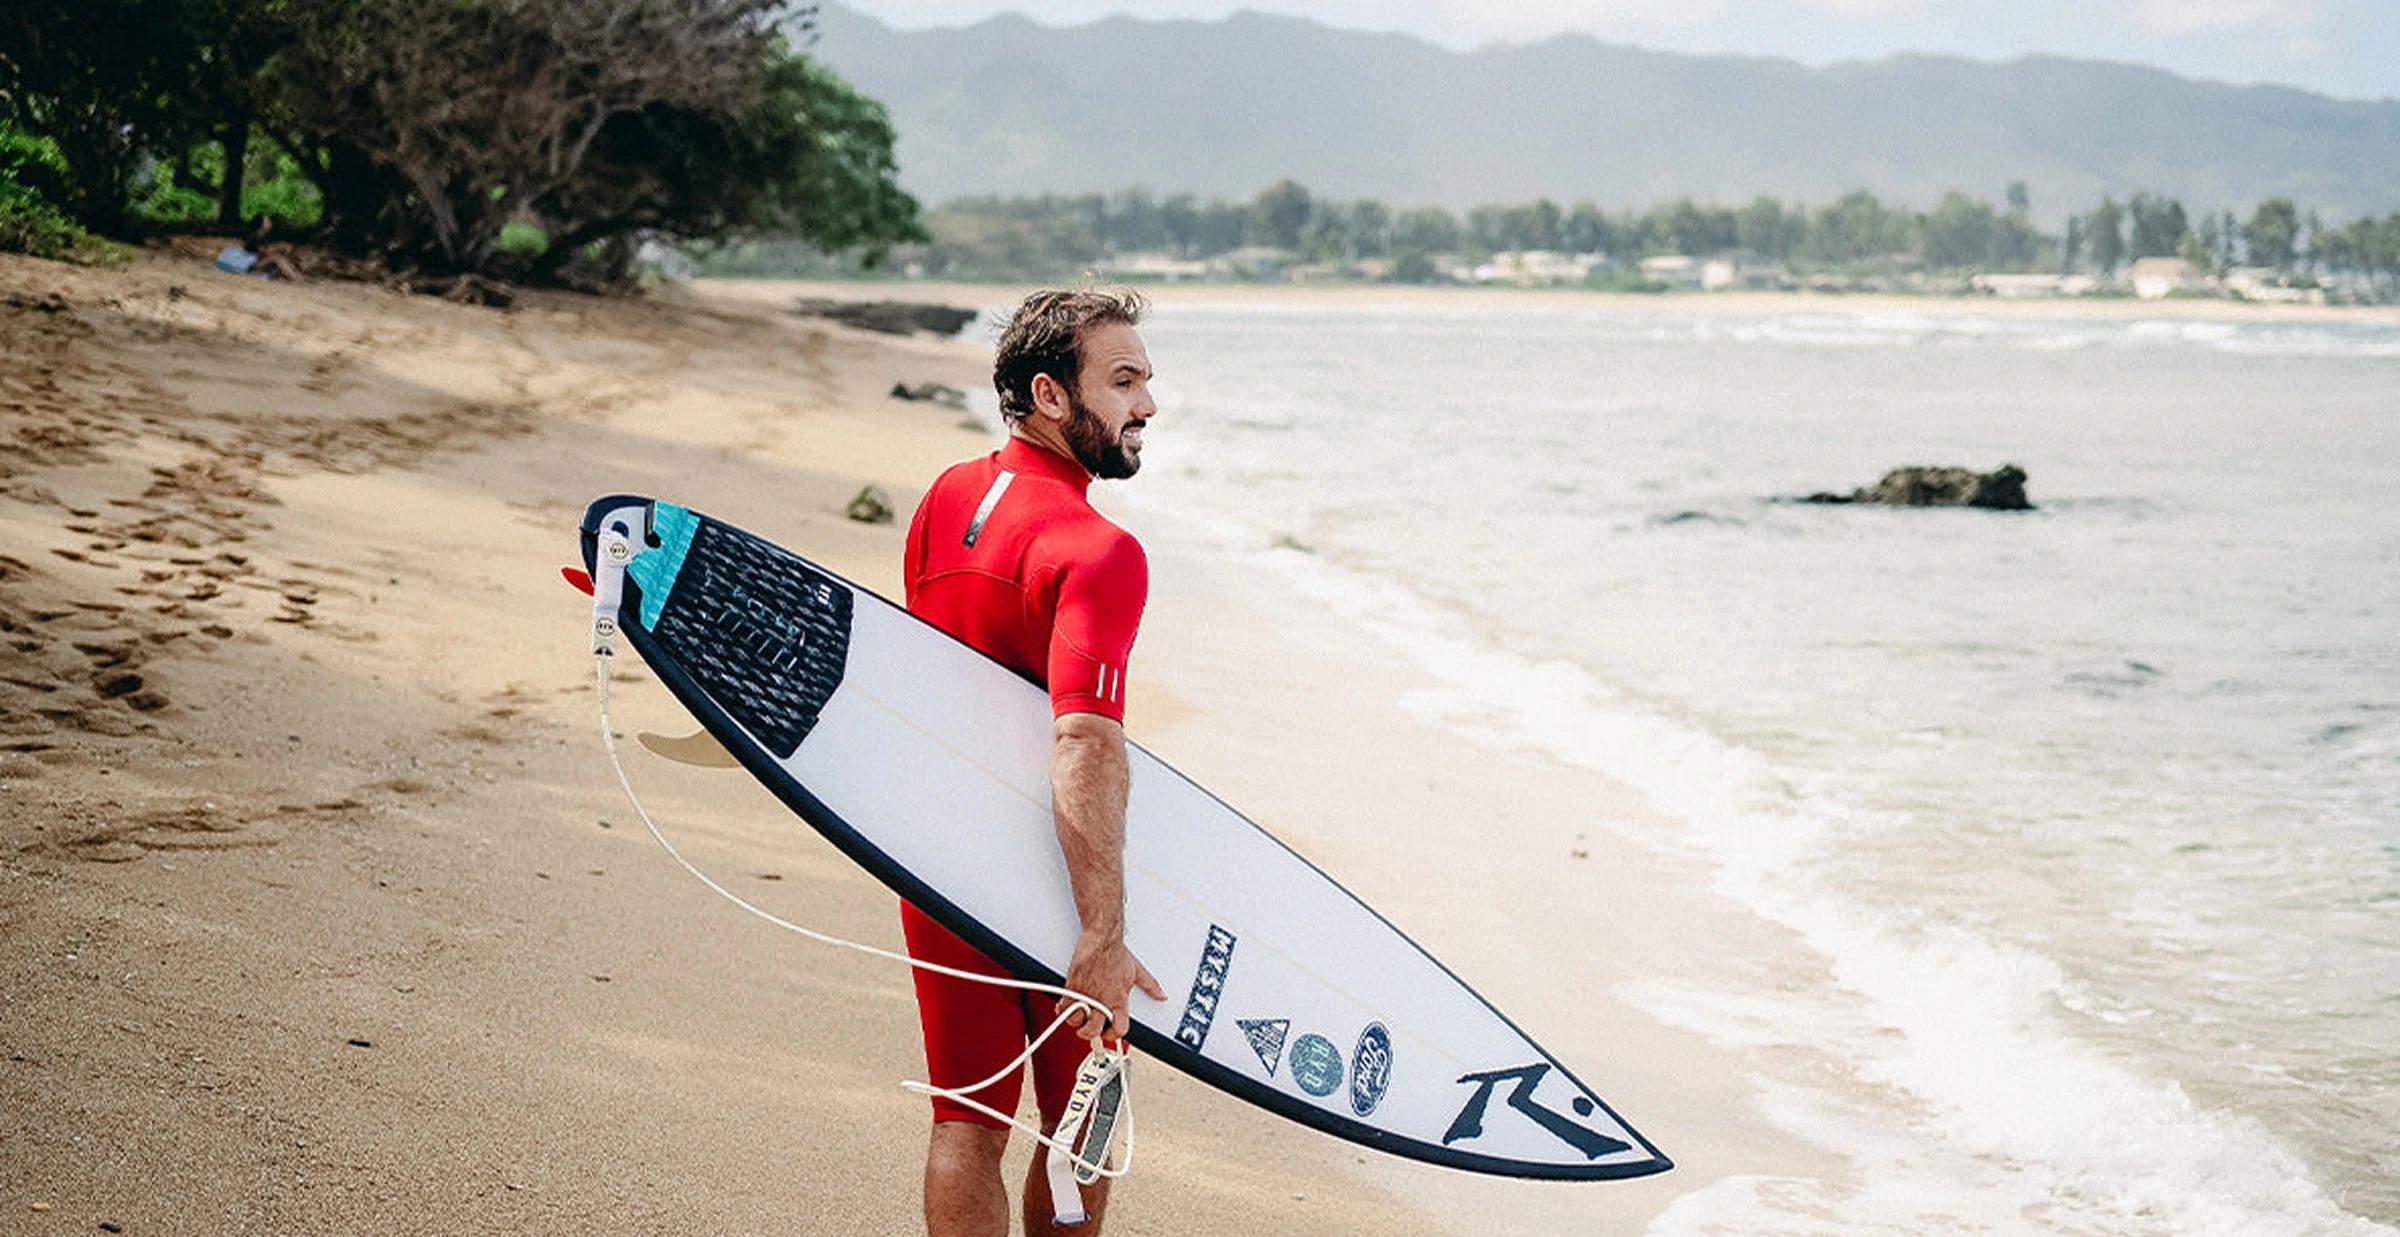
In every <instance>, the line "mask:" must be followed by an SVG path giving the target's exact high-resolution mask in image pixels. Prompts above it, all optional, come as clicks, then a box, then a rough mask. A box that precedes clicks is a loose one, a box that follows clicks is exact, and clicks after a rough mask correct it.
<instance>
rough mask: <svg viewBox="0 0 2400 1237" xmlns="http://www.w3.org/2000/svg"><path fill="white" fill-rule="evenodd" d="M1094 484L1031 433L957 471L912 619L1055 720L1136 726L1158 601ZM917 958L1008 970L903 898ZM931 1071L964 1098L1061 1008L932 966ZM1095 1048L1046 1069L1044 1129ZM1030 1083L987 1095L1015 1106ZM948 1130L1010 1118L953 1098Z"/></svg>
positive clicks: (922, 1009)
mask: <svg viewBox="0 0 2400 1237" xmlns="http://www.w3.org/2000/svg"><path fill="white" fill-rule="evenodd" d="M1090 485H1091V477H1090V475H1089V474H1088V473H1086V472H1085V471H1084V470H1083V468H1082V466H1081V465H1079V464H1077V463H1075V462H1074V461H1073V460H1070V459H1067V458H1065V457H1063V456H1060V455H1057V454H1054V453H1052V452H1050V451H1048V450H1045V449H1044V448H1041V447H1037V446H1035V445H1033V444H1032V443H1029V442H1026V441H1025V440H1023V439H1020V438H1011V439H1010V440H1009V441H1008V443H1007V445H1006V446H1004V447H1002V448H1001V449H1000V450H999V451H997V452H994V453H993V454H991V455H989V456H986V457H984V458H983V459H979V460H969V461H967V462H966V463H963V464H958V465H956V466H954V467H952V468H950V469H949V470H948V471H946V472H944V473H943V474H942V475H941V477H940V479H938V480H936V481H935V482H934V483H933V487H932V489H930V490H928V491H927V492H926V495H925V500H924V501H923V502H922V503H920V504H918V506H917V513H916V517H915V519H913V520H912V521H910V524H909V530H908V547H907V552H906V554H907V556H906V559H905V563H904V566H905V574H906V579H907V586H908V608H909V611H910V613H913V614H915V615H917V616H918V617H920V618H923V619H925V620H926V621H928V622H930V623H932V624H933V625H934V626H936V627H939V628H941V629H942V630H943V631H946V632H948V633H950V634H951V635H953V636H956V637H957V638H958V639H960V640H962V641H965V642H966V643H967V644H969V645H972V646H973V647H975V648H977V649H980V650H981V651H983V652H984V653H985V654H986V655H988V656H990V657H991V658H993V659H994V660H996V661H998V662H1000V663H1001V664H1002V665H1005V666H1007V667H1008V668H1009V669H1011V670H1014V671H1016V672H1017V673H1018V674H1021V675H1024V676H1025V677H1026V678H1028V679H1030V680H1032V681H1033V682H1035V683H1037V684H1040V685H1042V686H1044V687H1046V688H1048V689H1049V692H1050V704H1051V710H1052V714H1053V716H1058V717H1063V716H1065V715H1067V714H1069V713H1096V714H1099V715H1100V716H1102V717H1106V718H1109V719H1111V720H1115V721H1123V720H1124V717H1125V663H1126V658H1127V657H1128V655H1130V654H1131V653H1132V651H1133V640H1134V635H1135V633H1136V632H1137V630H1138V629H1139V628H1140V626H1141V619H1142V606H1143V603H1144V601H1145V600H1146V599H1147V597H1148V595H1149V587H1150V572H1149V564H1148V560H1147V559H1146V558H1145V557H1144V556H1143V554H1142V547H1141V545H1140V543H1138V542H1136V541H1135V540H1134V539H1133V535H1132V534H1130V533H1128V532H1126V531H1125V530H1123V529H1121V528H1118V527H1117V526H1116V525H1114V524H1112V523H1110V522H1109V521H1108V520H1107V519H1106V518H1105V517H1103V516H1102V515H1101V514H1100V513H1099V512H1097V511H1094V510H1093V509H1092V506H1091V503H1090V502H1089V501H1087V499H1086V497H1085V494H1086V492H1087V490H1088V489H1089V487H1090ZM900 911H901V914H900V918H901V926H902V928H903V929H904V930H905V932H906V935H907V938H908V950H909V953H910V955H911V956H913V957H915V958H918V959H919V960H921V961H926V962H934V963H938V964H940V965H943V966H948V967H953V968H956V969H959V970H965V971H972V972H976V973H980V974H989V975H1005V974H1006V972H1005V971H1003V970H1001V969H1000V967H999V965H998V964H997V963H994V962H993V961H992V960H991V959H989V958H987V957H985V956H984V955H983V953H982V952H980V951H978V950H976V949H975V948H974V947H973V946H971V945H968V944H967V943H966V942H965V941H962V940H960V939H959V938H958V937H957V936H956V935H954V934H952V933H951V932H950V931H949V930H948V929H946V928H943V927H942V926H941V925H940V924H938V923H935V922H934V921H933V919H932V918H931V917H930V916H927V915H926V914H925V913H924V912H922V911H919V910H918V909H917V908H916V907H914V906H911V905H909V904H907V903H905V902H904V903H902V904H901V908H900ZM916 986H917V1010H918V1017H919V1019H920V1020H921V1022H922V1023H923V1026H924V1030H925V1056H926V1070H927V1076H928V1078H929V1079H930V1080H931V1081H932V1083H933V1084H934V1085H935V1086H937V1087H951V1088H957V1087H962V1086H965V1085H967V1084H969V1083H972V1082H975V1081H977V1080H979V1079H982V1078H987V1077H990V1076H991V1075H992V1074H994V1073H996V1072H998V1071H999V1070H1000V1069H1001V1068H1002V1067H1003V1066H1005V1065H1007V1064H1008V1062H1009V1060H1010V1058H1012V1057H1014V1056H1016V1055H1017V1054H1018V1053H1020V1052H1022V1051H1024V1049H1025V1043H1026V1041H1027V1039H1028V1038H1029V1037H1030V1036H1031V1035H1033V1034H1036V1033H1039V1032H1040V1030H1041V1029H1042V1028H1043V1027H1045V1026H1047V1025H1049V1023H1050V1021H1051V1019H1052V1018H1054V1017H1055V1016H1056V1015H1055V1012H1054V1010H1053V1008H1052V1001H1051V1000H1050V998H1047V997H1039V996H1033V995H1030V994H1026V993H1022V992H1019V991H1016V990H1014V989H1008V988H1000V987H995V986H993V985H990V984H978V983H973V982H970V981H967V980H961V979H954V978H951V977H948V976H943V975H935V974H932V973H929V972H926V971H918V972H917V973H916ZM1084 1047H1085V1046H1084V1044H1083V1043H1082V1041H1081V1040H1079V1039H1078V1038H1076V1037H1075V1036H1074V1035H1072V1034H1069V1033H1067V1032H1064V1031H1062V1032H1060V1033H1059V1034H1058V1035H1055V1036H1053V1037H1052V1038H1051V1040H1050V1042H1049V1043H1047V1044H1045V1045H1044V1046H1043V1051H1042V1052H1040V1053H1038V1054H1036V1056H1035V1058H1034V1095H1035V1099H1036V1101H1037V1103H1038V1104H1039V1105H1040V1108H1041V1111H1042V1114H1043V1122H1044V1126H1045V1128H1047V1126H1048V1125H1049V1124H1050V1123H1051V1122H1054V1121H1055V1120H1056V1119H1057V1115H1058V1112H1059V1111H1060V1109H1062V1108H1063V1107H1064V1105H1065V1102H1066V1099H1067V1095H1068V1093H1069V1092H1070V1091H1072V1090H1073V1088H1074V1083H1075V1071H1076V1069H1077V1068H1078V1067H1079V1066H1080V1065H1081V1063H1082V1060H1083V1055H1084ZM1021 1086H1022V1081H1021V1079H1020V1078H1017V1077H1011V1078H1008V1079H1004V1080H1001V1081H1000V1082H996V1083H994V1084H993V1085H992V1086H990V1087H987V1088H985V1089H983V1090H982V1091H978V1092H976V1093H975V1098H976V1099H978V1100H980V1101H982V1102H983V1103H986V1104H989V1105H991V1106H992V1107H993V1108H995V1109H998V1110H999V1111H1001V1112H1014V1111H1016V1105H1017V1097H1018V1095H1019V1094H1020V1090H1021ZM934 1119H935V1120H936V1121H973V1122H976V1123H978V1124H983V1125H990V1126H998V1125H1000V1124H1001V1123H1000V1122H998V1121H995V1120H993V1119H991V1118H990V1117H987V1116H985V1115H984V1114H982V1113H979V1112H977V1111H975V1110H974V1109H971V1108H967V1107H965V1106H964V1105H960V1104H956V1103H953V1102H951V1101H948V1100H943V1099H938V1098H937V1099H936V1100H934Z"/></svg>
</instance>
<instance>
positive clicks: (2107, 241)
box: [2090, 194, 2125, 275]
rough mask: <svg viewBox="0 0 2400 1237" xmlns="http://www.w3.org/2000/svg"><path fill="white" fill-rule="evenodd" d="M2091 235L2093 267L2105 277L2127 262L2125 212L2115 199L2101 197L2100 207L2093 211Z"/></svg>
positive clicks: (2104, 195)
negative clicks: (2121, 263) (2118, 265)
mask: <svg viewBox="0 0 2400 1237" xmlns="http://www.w3.org/2000/svg"><path fill="white" fill-rule="evenodd" d="M2090 233H2091V242H2092V265H2093V266H2094V267H2095V268H2097V269H2098V270H2099V272H2100V273H2101V274H2103V275H2106V274H2108V273H2110V272H2111V271H2114V270H2116V269H2117V264H2118V263H2120V262H2123V261H2124V260H2125V212H2124V210H2123V209H2122V208H2120V207H2119V206H2118V205H2117V200H2116V199H2115V198H2112V197H2109V196H2108V195H2106V194H2102V195H2101V197H2100V205H2099V206H2097V207H2095V208H2093V210H2092V216H2091V223H2090Z"/></svg>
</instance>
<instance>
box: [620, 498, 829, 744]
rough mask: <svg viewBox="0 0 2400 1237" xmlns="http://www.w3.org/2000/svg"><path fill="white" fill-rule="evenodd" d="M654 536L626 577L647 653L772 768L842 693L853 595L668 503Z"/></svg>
mask: <svg viewBox="0 0 2400 1237" xmlns="http://www.w3.org/2000/svg"><path fill="white" fill-rule="evenodd" d="M597 506H598V505H597V504H595V510H597ZM651 533H652V536H653V540H654V542H655V544H652V545H649V546H647V547H646V548H644V549H643V551H642V552H641V553H640V554H638V555H636V556H635V557H634V560H633V562H632V564H630V565H629V566H628V567H627V570H626V575H627V576H628V577H629V578H630V579H631V581H632V583H633V584H634V586H635V588H636V589H638V591H639V593H640V605H641V615H642V620H641V622H642V628H643V630H644V631H646V632H647V633H648V640H647V641H646V643H648V644H650V645H651V646H652V648H654V649H655V650H656V652H657V654H658V655H660V656H663V657H665V658H667V659H670V660H671V661H672V662H674V663H675V665H676V666H677V667H678V668H680V669H681V670H682V671H683V672H684V673H685V674H686V675H688V676H689V677H690V679H691V680H692V682H693V683H694V684H696V685H697V686H698V687H699V688H700V689H701V690H703V691H705V692H706V693H707V694H708V697H709V699H711V700H713V701H715V702H716V703H717V704H718V705H719V706H721V707H722V708H723V709H724V710H725V712H726V714H727V716H729V717H731V718H732V719H733V720H734V721H735V722H737V723H739V724H740V725H741V727H742V729H744V730H746V731H749V732H750V734H751V736H752V737H754V738H756V739H757V740H758V741H759V743H760V745H761V746H763V747H765V748H766V749H767V750H768V751H769V752H771V753H773V754H774V756H775V757H776V758H777V759H779V760H784V759H789V758H790V757H791V755H792V753H793V752H795V751H797V750H799V747H800V743H801V740H803V739H806V738H807V737H808V732H809V731H810V730H812V729H814V728H815V727H816V724H817V718H818V716H819V715H820V714H821V713H823V711H824V709H825V702H826V701H828V700H831V699H832V698H833V693H834V691H835V689H837V688H839V687H840V686H841V685H842V672H843V669H844V666H845V665H846V664H847V662H848V659H849V655H850V623H851V613H852V606H853V601H854V599H853V597H852V596H851V592H850V586H849V585H847V584H845V583H843V582H842V581H840V580H838V579H835V578H834V577H832V576H830V575H827V574H825V573H824V572H821V571H819V570H817V569H816V568H814V567H812V566H810V565H809V564H808V563H807V562H805V561H803V560H802V559H801V558H800V557H799V556H798V555H795V554H793V553H792V552H791V551H789V550H786V549H783V548H782V547H780V546H777V545H774V544H772V543H770V542H767V541H763V540H761V539H759V538H757V537H753V536H751V535H750V534H748V533H745V532H743V531H741V530H740V529H738V528H732V527H730V526H727V525H724V524H720V523H718V522H717V521H715V520H712V519H709V518H707V517H705V516H700V515H695V514H693V513H692V512H689V511H686V510H684V509H683V508H681V507H676V506H672V505H670V504H667V503H657V504H655V505H654V507H653V514H652V517H651ZM628 600H631V599H628ZM649 652H650V650H645V655H648V654H649ZM652 660H656V658H653V659H652Z"/></svg>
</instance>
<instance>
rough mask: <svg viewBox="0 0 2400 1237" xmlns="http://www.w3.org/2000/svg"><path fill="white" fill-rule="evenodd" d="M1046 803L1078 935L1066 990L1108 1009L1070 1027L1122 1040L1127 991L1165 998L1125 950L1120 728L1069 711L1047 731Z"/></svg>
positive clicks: (1125, 782) (1125, 780) (1125, 778)
mask: <svg viewBox="0 0 2400 1237" xmlns="http://www.w3.org/2000/svg"><path fill="white" fill-rule="evenodd" d="M1051 733H1052V742H1051V748H1050V785H1051V796H1052V798H1051V803H1052V807H1053V808H1054V810H1055V812H1056V814H1057V818H1058V847H1059V850H1061V851H1062V852H1064V853H1065V855H1066V858H1067V879H1068V881H1069V882H1070V883H1071V884H1072V885H1073V886H1074V890H1075V912H1076V914H1077V916H1078V917H1079V918H1080V919H1081V920H1082V922H1083V932H1082V934H1081V935H1079V936H1077V937H1076V938H1075V956H1074V957H1073V958H1072V959H1071V960H1069V961H1068V963H1067V982H1066V986H1067V987H1068V988H1070V989H1072V990H1074V991H1076V992H1080V993H1082V994H1084V995H1085V996H1088V997H1091V998H1092V999H1094V1000H1096V1001H1099V1002H1100V1003H1101V1004H1103V1005H1106V1006H1107V1007H1108V1022H1107V1024H1106V1025H1105V1026H1103V1025H1100V1024H1097V1023H1095V1022H1093V1021H1091V1020H1090V1019H1089V1018H1088V1017H1086V1016H1082V1015H1079V1016H1078V1017H1076V1018H1074V1019H1072V1020H1070V1022H1069V1025H1070V1026H1073V1027H1074V1028H1075V1029H1076V1032H1077V1033H1078V1034H1080V1035H1082V1036H1083V1037H1084V1038H1085V1039H1093V1038H1096V1037H1098V1036H1100V1035H1102V1034H1104V1033H1105V1034H1107V1035H1110V1036H1112V1037H1114V1036H1122V1035H1124V1034H1125V1032H1126V1031H1127V1030H1128V1029H1129V1028H1130V1027H1131V1026H1132V1023H1131V1022H1130V1021H1129V1020H1128V1018H1127V1015H1126V1012H1125V1006H1126V1000H1127V993H1128V992H1129V991H1130V990H1131V989H1132V988H1134V987H1135V986H1137V985H1138V986H1139V987H1140V988H1141V990H1142V991H1143V992H1145V993H1148V994H1149V995H1150V997H1151V999H1153V1000H1159V1001H1163V1000H1165V999H1167V992H1166V989H1164V988H1162V987H1160V986H1159V983H1158V980H1157V978H1155V977H1154V976H1152V975H1151V974H1150V972H1149V970H1148V969H1147V968H1145V967H1144V966H1143V965H1142V963H1141V960H1140V959H1138V958H1135V957H1134V956H1133V951H1132V950H1130V949H1128V948H1126V947H1125V796H1126V791H1127V787H1128V786H1129V785H1130V782H1131V777H1130V775H1129V773H1128V772H1127V768H1126V763H1125V727H1124V726H1123V725H1122V724H1121V723H1118V722H1116V721H1114V720H1111V719H1109V718H1106V717H1102V716H1101V715H1099V714H1097V713H1069V714H1066V715H1065V716H1063V717H1060V718H1059V719H1058V722H1057V724H1056V725H1055V726H1054V727H1053V729H1052V732H1051Z"/></svg>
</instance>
